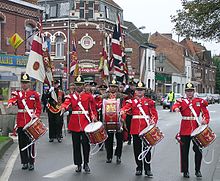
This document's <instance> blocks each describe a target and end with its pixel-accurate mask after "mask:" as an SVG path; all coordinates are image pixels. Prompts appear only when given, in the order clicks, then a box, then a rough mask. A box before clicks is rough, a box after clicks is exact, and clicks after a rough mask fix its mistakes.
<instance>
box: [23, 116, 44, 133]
mask: <svg viewBox="0 0 220 181" xmlns="http://www.w3.org/2000/svg"><path fill="white" fill-rule="evenodd" d="M38 120H40V119H39V118H34V119H32V120H31V121H30V122H28V123H27V124H26V125H25V126H24V128H23V129H24V130H25V129H27V128H29V127H30V126H31V125H33V124H34V123H35V122H37V121H38Z"/></svg>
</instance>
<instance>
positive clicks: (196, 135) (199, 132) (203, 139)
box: [191, 125, 216, 148]
mask: <svg viewBox="0 0 220 181" xmlns="http://www.w3.org/2000/svg"><path fill="white" fill-rule="evenodd" d="M191 136H192V139H193V140H194V141H195V143H196V144H197V145H198V146H199V147H201V148H205V147H207V146H209V145H210V144H211V143H213V142H214V141H215V139H216V134H215V133H214V132H213V131H212V130H211V128H209V127H208V125H201V126H199V127H198V128H196V129H195V130H194V131H193V132H192V134H191Z"/></svg>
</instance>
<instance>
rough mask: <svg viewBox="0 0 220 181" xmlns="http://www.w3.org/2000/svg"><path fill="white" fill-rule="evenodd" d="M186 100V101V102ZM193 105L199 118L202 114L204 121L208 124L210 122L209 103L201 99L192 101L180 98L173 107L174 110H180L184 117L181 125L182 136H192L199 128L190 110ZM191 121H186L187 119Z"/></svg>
mask: <svg viewBox="0 0 220 181" xmlns="http://www.w3.org/2000/svg"><path fill="white" fill-rule="evenodd" d="M185 100H186V101H185ZM190 103H192V107H193V109H194V110H195V112H196V114H197V117H199V116H200V113H202V119H203V120H204V121H205V122H206V123H207V124H208V123H209V121H210V116H209V112H208V110H207V106H208V102H207V101H205V100H203V99H201V98H193V99H192V100H190V99H187V98H185V99H184V98H180V99H178V100H177V102H176V103H175V104H174V105H173V110H175V109H176V108H179V109H180V113H181V115H182V116H183V118H185V119H182V121H181V125H180V135H191V133H192V132H193V131H194V130H195V129H196V128H197V127H198V124H197V122H196V120H192V119H193V118H194V115H193V113H192V111H191V110H190V108H189V104H190ZM187 118H188V119H191V120H186V119H187Z"/></svg>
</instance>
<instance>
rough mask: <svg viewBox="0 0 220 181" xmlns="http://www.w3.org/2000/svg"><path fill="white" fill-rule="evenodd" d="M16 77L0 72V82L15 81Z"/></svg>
mask: <svg viewBox="0 0 220 181" xmlns="http://www.w3.org/2000/svg"><path fill="white" fill-rule="evenodd" d="M17 80H18V77H17V75H16V74H15V73H12V72H9V71H6V72H0V81H17Z"/></svg>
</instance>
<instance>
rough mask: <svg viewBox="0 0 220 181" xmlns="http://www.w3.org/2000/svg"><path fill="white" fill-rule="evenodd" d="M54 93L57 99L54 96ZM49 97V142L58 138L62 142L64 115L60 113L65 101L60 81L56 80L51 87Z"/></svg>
mask: <svg viewBox="0 0 220 181" xmlns="http://www.w3.org/2000/svg"><path fill="white" fill-rule="evenodd" d="M54 94H55V95H56V97H57V100H56V99H55V98H54ZM47 99H48V104H47V107H48V125H49V142H53V141H54V139H57V141H58V142H59V143H61V142H62V137H63V136H62V128H63V115H60V111H61V104H62V103H63V101H64V92H63V91H62V90H61V89H60V81H59V80H55V81H54V87H51V88H50V89H49V92H48V94H47Z"/></svg>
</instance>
